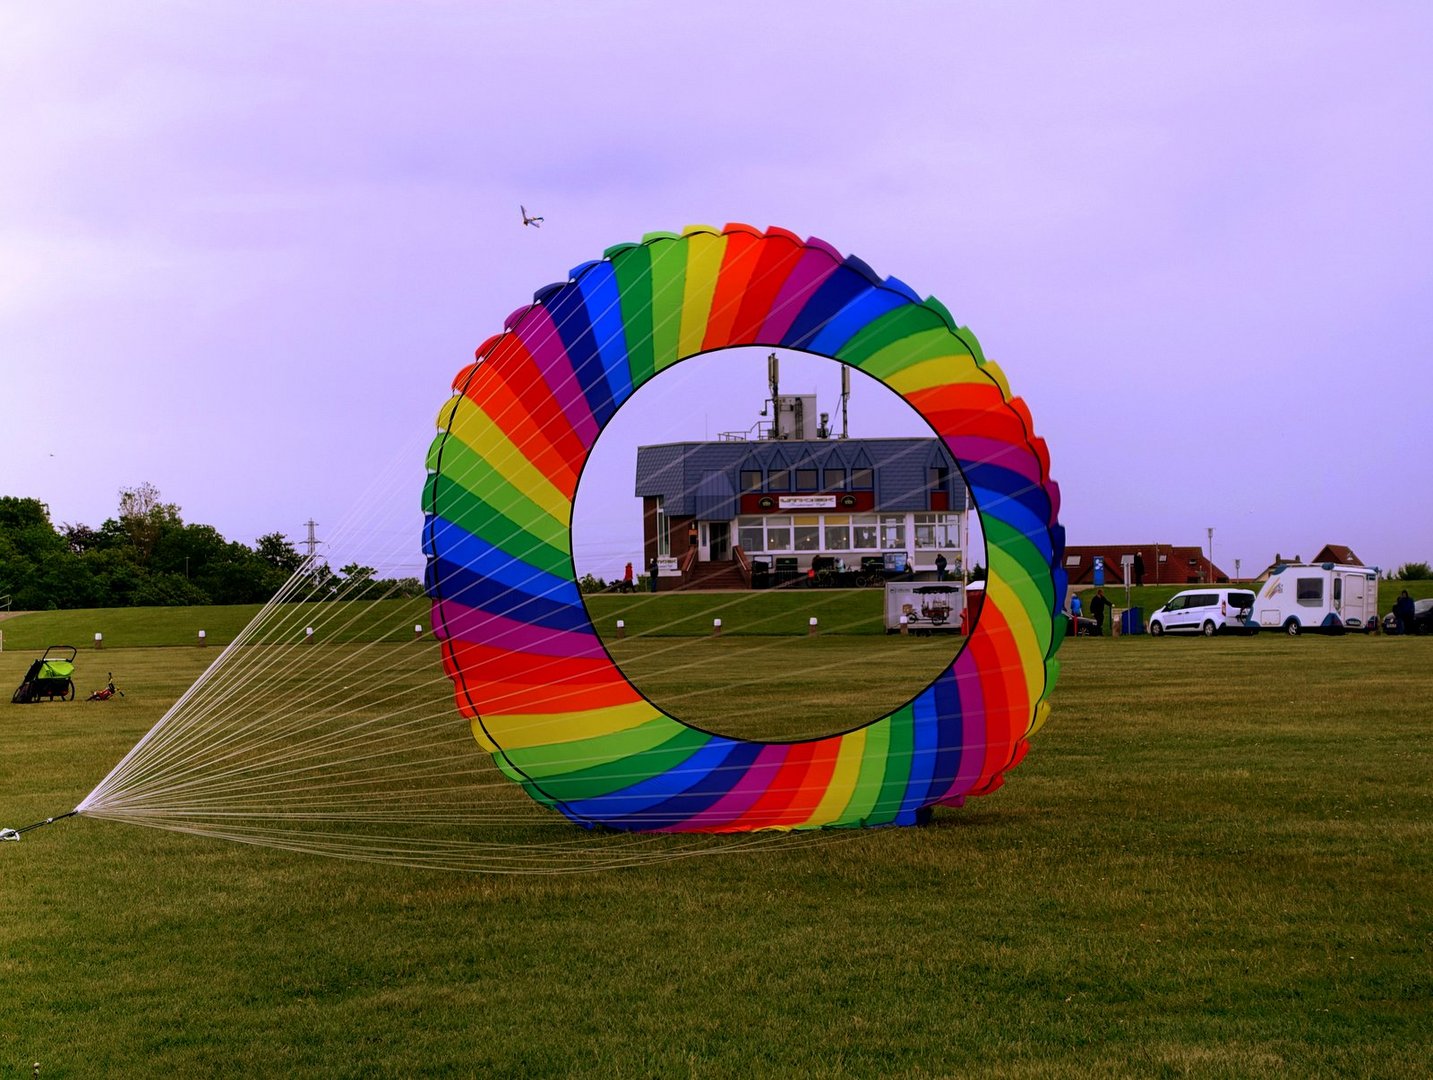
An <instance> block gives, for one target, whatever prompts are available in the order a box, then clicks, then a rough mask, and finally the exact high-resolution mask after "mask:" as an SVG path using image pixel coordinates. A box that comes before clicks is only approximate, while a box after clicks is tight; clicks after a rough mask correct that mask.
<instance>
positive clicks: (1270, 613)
mask: <svg viewBox="0 0 1433 1080" xmlns="http://www.w3.org/2000/svg"><path fill="white" fill-rule="evenodd" d="M1254 618H1255V620H1256V621H1257V622H1258V623H1259V625H1260V626H1265V627H1269V628H1271V629H1272V628H1278V629H1282V630H1283V631H1284V633H1286V634H1289V635H1291V636H1295V637H1297V636H1298V635H1299V634H1302V633H1303V632H1304V631H1305V630H1316V631H1319V632H1320V633H1324V634H1342V633H1343V632H1344V631H1345V630H1357V631H1359V632H1361V633H1365V634H1366V633H1368V632H1369V631H1370V630H1372V629H1374V627H1375V626H1377V624H1378V570H1377V568H1376V567H1369V566H1341V565H1339V564H1338V563H1331V562H1328V563H1319V564H1318V565H1313V564H1311V563H1296V564H1294V565H1292V566H1276V567H1274V569H1273V570H1272V571H1271V572H1270V573H1269V580H1268V581H1266V582H1265V583H1264V587H1263V589H1261V590H1260V592H1259V598H1258V599H1257V600H1256V601H1255V602H1254Z"/></svg>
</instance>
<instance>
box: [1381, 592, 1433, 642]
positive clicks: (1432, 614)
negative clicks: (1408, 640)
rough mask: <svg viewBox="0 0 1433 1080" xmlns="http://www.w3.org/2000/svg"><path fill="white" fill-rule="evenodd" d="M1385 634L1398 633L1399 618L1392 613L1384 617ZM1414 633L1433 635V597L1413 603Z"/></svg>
mask: <svg viewBox="0 0 1433 1080" xmlns="http://www.w3.org/2000/svg"><path fill="white" fill-rule="evenodd" d="M1383 632H1384V633H1385V634H1396V633H1398V618H1397V616H1395V615H1394V614H1393V612H1391V611H1390V612H1389V613H1388V614H1387V615H1385V616H1384V617H1383ZM1413 632H1414V633H1415V634H1433V597H1430V598H1429V599H1427V600H1415V601H1413Z"/></svg>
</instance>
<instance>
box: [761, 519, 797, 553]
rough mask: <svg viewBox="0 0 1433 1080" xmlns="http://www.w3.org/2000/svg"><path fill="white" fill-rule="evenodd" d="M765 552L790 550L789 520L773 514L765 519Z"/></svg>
mask: <svg viewBox="0 0 1433 1080" xmlns="http://www.w3.org/2000/svg"><path fill="white" fill-rule="evenodd" d="M766 550H767V551H790V550H791V519H790V518H789V517H786V516H785V515H781V516H777V515H775V514H773V515H772V516H771V517H768V518H767V519H766Z"/></svg>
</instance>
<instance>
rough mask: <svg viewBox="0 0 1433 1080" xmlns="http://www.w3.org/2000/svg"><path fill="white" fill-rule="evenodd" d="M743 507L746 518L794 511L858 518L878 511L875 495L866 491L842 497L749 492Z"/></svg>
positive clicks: (847, 493)
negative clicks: (850, 514)
mask: <svg viewBox="0 0 1433 1080" xmlns="http://www.w3.org/2000/svg"><path fill="white" fill-rule="evenodd" d="M778 503H779V505H778ZM740 507H741V511H740V512H741V513H743V514H776V513H787V514H789V513H790V512H791V511H793V510H798V511H799V510H853V511H855V512H856V513H858V514H859V513H869V512H871V511H873V510H875V509H876V493H875V492H874V491H869V490H867V491H848V492H844V493H840V494H838V493H836V492H834V491H833V492H829V493H823V494H812V495H782V494H780V493H777V494H772V495H767V494H761V493H757V492H751V491H749V492H747V493H746V494H745V495H743V496H742V497H741V503H740Z"/></svg>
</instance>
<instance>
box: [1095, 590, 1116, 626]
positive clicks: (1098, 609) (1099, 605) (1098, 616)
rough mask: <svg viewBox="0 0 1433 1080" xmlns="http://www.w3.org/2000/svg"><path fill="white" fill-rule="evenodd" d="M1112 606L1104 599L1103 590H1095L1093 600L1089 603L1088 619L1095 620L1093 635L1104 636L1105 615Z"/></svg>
mask: <svg viewBox="0 0 1433 1080" xmlns="http://www.w3.org/2000/svg"><path fill="white" fill-rule="evenodd" d="M1112 606H1113V605H1112V604H1111V603H1110V602H1109V601H1108V600H1106V599H1105V590H1104V589H1096V590H1095V598H1094V599H1093V600H1091V601H1090V618H1092V619H1094V620H1095V633H1096V634H1098V635H1099V636H1100V637H1104V635H1105V613H1106V612H1108V611H1109V610H1110V608H1111V607H1112Z"/></svg>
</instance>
